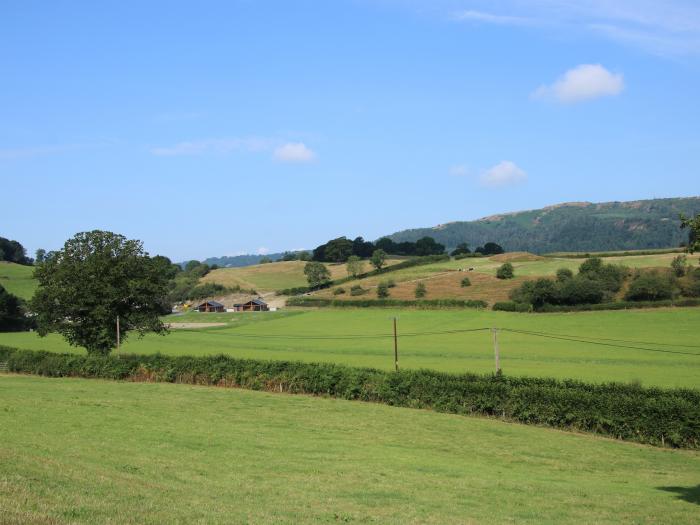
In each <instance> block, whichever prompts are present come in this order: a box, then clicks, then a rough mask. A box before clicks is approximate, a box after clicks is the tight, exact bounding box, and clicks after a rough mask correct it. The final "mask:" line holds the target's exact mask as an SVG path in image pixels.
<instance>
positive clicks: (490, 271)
mask: <svg viewBox="0 0 700 525" xmlns="http://www.w3.org/2000/svg"><path fill="white" fill-rule="evenodd" d="M677 255H678V253H659V254H654V255H637V256H619V257H607V258H606V259H605V262H606V263H609V264H622V265H625V266H628V267H630V268H653V267H669V266H670V264H671V261H672V260H673V258H674V257H676V256H677ZM529 258H533V259H536V260H527V259H528V256H527V254H519V253H514V254H508V253H506V254H503V255H498V256H495V257H473V258H466V259H460V260H454V259H453V260H449V261H443V262H439V263H435V264H429V265H426V266H415V267H412V268H406V269H404V270H397V271H396V272H391V273H388V274H385V275H382V276H376V277H368V278H366V279H360V280H358V281H357V282H354V281H353V282H349V283H345V284H343V285H341V286H342V287H343V288H345V290H346V291H349V289H350V287H351V286H352V285H353V284H359V285H361V286H362V287H364V288H366V289H369V290H370V293H369V294H367V295H366V296H365V297H368V298H374V297H376V296H375V288H376V286H377V284H378V283H379V282H380V281H385V280H387V279H393V280H394V281H395V282H396V284H397V287H396V288H395V289H392V290H391V296H392V297H394V298H396V299H412V298H413V297H414V290H415V285H416V283H417V282H418V281H422V282H423V284H425V286H426V288H427V291H428V295H427V296H426V298H427V299H438V298H455V299H482V300H484V301H486V302H488V303H489V304H493V303H495V302H497V301H503V300H506V299H508V294H509V292H510V290H512V289H513V288H515V287H517V286H518V285H520V284H521V283H522V281H523V280H525V279H530V278H534V277H540V276H552V275H554V274H556V271H557V270H558V269H559V268H569V269H570V270H572V271H574V272H576V271H577V270H578V267H579V266H580V265H581V263H582V262H583V260H582V259H571V258H556V257H539V258H537V257H536V256H531V255H530V257H529ZM523 259H525V260H523ZM505 261H508V262H510V263H511V264H512V265H513V267H514V268H515V276H516V278H515V279H514V280H500V279H496V270H498V268H499V267H500V266H501V265H502V264H503V263H504V262H505ZM688 262H689V263H691V264H693V265H698V263H700V254H695V255H689V256H688ZM469 268H473V270H472V271H469ZM460 269H462V270H464V271H461V272H460V271H459V270H460ZM464 277H469V279H470V280H471V281H472V286H471V287H465V288H463V287H461V286H460V282H461V280H462V279H463V278H464ZM402 283H404V284H402ZM315 295H318V296H319V297H333V298H334V299H341V300H342V299H353V298H354V297H350V296H349V294H344V295H333V289H328V290H321V291H319V292H316V294H315Z"/></svg>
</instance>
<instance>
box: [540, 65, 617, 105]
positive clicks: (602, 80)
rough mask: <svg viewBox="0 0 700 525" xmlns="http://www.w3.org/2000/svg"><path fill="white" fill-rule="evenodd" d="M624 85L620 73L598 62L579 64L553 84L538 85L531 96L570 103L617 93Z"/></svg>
mask: <svg viewBox="0 0 700 525" xmlns="http://www.w3.org/2000/svg"><path fill="white" fill-rule="evenodd" d="M624 87H625V82H624V79H623V77H622V75H621V74H614V73H611V72H610V71H608V70H607V69H605V68H604V67H603V66H601V65H600V64H581V65H580V66H576V67H575V68H573V69H570V70H568V71H567V72H566V73H564V74H563V75H562V76H561V77H559V78H558V79H557V81H556V82H554V84H551V85H548V86H540V87H539V88H537V89H536V90H535V92H534V93H533V94H532V96H533V97H534V98H542V99H554V100H557V101H559V102H563V103H565V104H570V103H575V102H581V101H584V100H591V99H594V98H600V97H608V96H614V95H619V94H620V93H621V92H622V90H623V89H624Z"/></svg>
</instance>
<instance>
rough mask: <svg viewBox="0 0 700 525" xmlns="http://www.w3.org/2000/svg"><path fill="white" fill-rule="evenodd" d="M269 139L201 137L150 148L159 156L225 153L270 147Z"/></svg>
mask: <svg viewBox="0 0 700 525" xmlns="http://www.w3.org/2000/svg"><path fill="white" fill-rule="evenodd" d="M271 144H272V142H271V141H270V140H269V139H264V138H258V137H248V138H224V139H203V140H194V141H188V142H178V143H177V144H174V145H172V146H165V147H157V148H152V149H151V153H152V154H153V155H157V156H161V157H172V156H178V155H203V154H207V153H209V154H211V153H217V154H226V153H231V152H234V151H248V152H253V153H255V152H260V151H265V150H267V149H269V148H270V147H271Z"/></svg>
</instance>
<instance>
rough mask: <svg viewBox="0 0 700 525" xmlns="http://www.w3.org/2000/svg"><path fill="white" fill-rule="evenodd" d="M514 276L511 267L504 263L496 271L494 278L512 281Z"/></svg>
mask: <svg viewBox="0 0 700 525" xmlns="http://www.w3.org/2000/svg"><path fill="white" fill-rule="evenodd" d="M514 276H515V272H514V269H513V265H512V264H510V263H509V262H507V263H504V264H502V265H501V267H500V268H499V269H498V270H496V277H498V278H499V279H512V278H513V277H514Z"/></svg>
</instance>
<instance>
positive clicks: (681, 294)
mask: <svg viewBox="0 0 700 525" xmlns="http://www.w3.org/2000/svg"><path fill="white" fill-rule="evenodd" d="M625 284H627V286H626V289H625V290H623V286H624V285H625ZM623 292H624V293H623ZM620 295H621V296H622V299H623V300H624V302H621V301H618V300H617V298H618V296H620ZM510 298H511V302H510V303H508V302H501V303H497V304H496V305H494V309H496V310H508V311H531V310H534V311H543V312H545V311H547V312H549V311H563V310H580V309H582V307H584V306H590V305H607V306H606V307H604V308H601V309H609V308H614V306H612V305H615V304H617V303H621V304H620V305H619V307H621V308H624V307H629V306H633V305H634V304H635V303H639V305H640V306H641V305H645V304H648V303H653V302H656V301H659V302H660V301H667V302H668V304H679V305H680V304H684V303H683V301H679V299H682V298H687V299H689V301H686V304H691V303H693V300H692V299H695V298H700V268H693V267H692V266H690V264H689V263H688V259H687V256H686V255H679V256H677V257H675V258H674V259H673V261H672V263H671V266H670V267H669V268H665V269H651V270H641V269H637V270H630V269H629V268H627V267H626V266H622V265H615V264H605V263H604V262H603V260H602V259H600V258H598V257H593V258H591V259H587V260H586V261H584V262H583V263H582V264H581V265H580V266H579V269H578V273H576V274H574V273H573V272H572V271H571V270H569V269H568V268H560V269H559V270H557V272H556V277H554V278H550V277H540V278H538V279H535V280H532V281H526V282H524V283H523V284H522V285H521V286H520V287H518V288H516V289H514V290H513V291H512V292H511V294H510Z"/></svg>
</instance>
